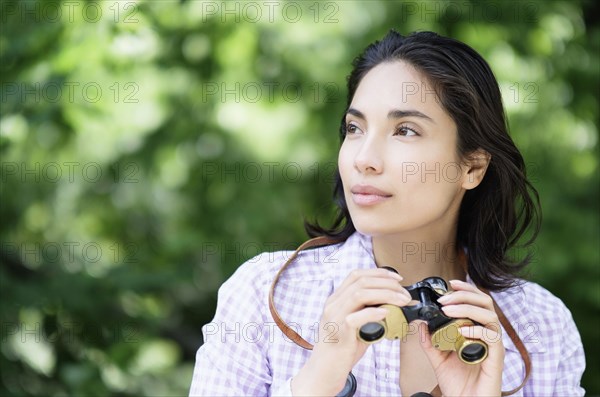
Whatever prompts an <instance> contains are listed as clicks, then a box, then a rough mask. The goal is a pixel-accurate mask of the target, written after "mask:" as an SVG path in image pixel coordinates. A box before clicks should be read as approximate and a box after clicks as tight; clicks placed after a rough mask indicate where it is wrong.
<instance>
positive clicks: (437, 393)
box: [269, 236, 531, 397]
mask: <svg viewBox="0 0 600 397" xmlns="http://www.w3.org/2000/svg"><path fill="white" fill-rule="evenodd" d="M342 241H343V240H338V239H334V238H332V237H327V236H320V237H315V238H313V239H310V240H308V241H305V242H304V243H303V244H302V245H300V246H299V247H298V249H296V251H294V253H293V254H292V255H291V256H290V258H289V259H288V260H287V261H286V262H285V263H284V265H283V266H282V267H281V269H279V271H278V272H277V274H276V275H275V278H274V279H273V282H272V283H271V289H270V291H269V311H270V312H271V316H273V320H275V324H277V326H278V327H279V329H280V330H281V331H282V332H283V334H284V335H285V336H287V337H288V338H290V339H291V340H292V341H293V342H294V343H296V344H297V345H298V346H300V347H302V348H304V349H307V350H312V348H313V345H312V344H311V343H310V342H308V341H306V340H305V339H304V338H303V337H302V336H300V335H299V334H298V333H297V332H296V331H294V330H293V329H292V328H290V327H289V326H288V325H287V324H286V322H285V321H284V320H283V319H282V318H281V316H280V315H279V313H278V312H277V309H276V308H275V302H274V299H273V297H274V295H275V286H276V285H277V281H279V277H280V276H281V274H282V273H283V272H284V270H285V269H286V268H287V267H288V266H289V265H290V264H291V263H292V262H293V261H294V259H296V257H297V256H298V254H299V253H300V251H302V250H304V249H308V248H314V247H320V246H323V245H330V244H337V243H340V242H342ZM461 256H462V255H461ZM460 259H461V260H462V259H463V258H460ZM463 263H464V262H463ZM480 289H481V288H480ZM481 290H482V291H483V292H485V293H486V294H488V295H489V296H490V297H491V298H492V301H493V302H494V310H495V311H496V314H497V315H498V319H499V320H500V323H501V324H502V327H503V328H504V330H505V331H506V333H507V334H508V336H509V338H510V339H511V340H512V341H513V343H514V344H515V347H516V348H517V350H518V351H519V353H520V354H521V358H522V359H523V362H524V363H525V377H524V378H523V381H522V382H521V384H520V385H519V386H518V387H516V388H514V389H512V390H509V391H503V392H502V396H510V395H512V394H515V393H516V392H518V391H519V390H521V389H522V388H523V387H524V386H525V383H527V380H528V379H529V376H530V375H531V359H530V357H529V352H528V351H527V348H526V347H525V345H524V344H523V341H522V340H521V338H519V335H518V334H517V332H516V331H515V329H514V328H513V326H512V325H511V324H510V322H509V321H508V319H507V318H506V316H505V315H504V313H503V312H502V309H500V306H498V304H497V303H496V300H495V299H494V297H492V295H491V294H490V293H489V292H488V291H486V290H484V289H481ZM429 394H431V395H432V396H433V397H441V396H442V391H441V389H440V386H439V385H436V387H435V388H434V389H433V390H432V391H431V393H429Z"/></svg>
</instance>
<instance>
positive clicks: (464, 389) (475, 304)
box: [419, 280, 504, 396]
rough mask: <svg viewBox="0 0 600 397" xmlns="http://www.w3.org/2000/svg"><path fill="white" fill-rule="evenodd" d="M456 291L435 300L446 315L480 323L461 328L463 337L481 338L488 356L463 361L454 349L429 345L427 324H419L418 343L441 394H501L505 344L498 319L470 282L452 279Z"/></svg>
mask: <svg viewBox="0 0 600 397" xmlns="http://www.w3.org/2000/svg"><path fill="white" fill-rule="evenodd" d="M450 285H451V286H452V288H453V289H454V290H455V292H453V293H451V294H448V295H445V296H444V297H442V298H440V299H439V300H438V302H440V303H441V304H443V305H444V306H443V307H442V310H443V311H444V313H445V314H446V315H447V316H448V317H453V318H469V319H471V320H473V321H476V322H478V323H479V324H482V325H476V326H471V327H463V328H461V329H460V332H461V334H462V335H463V336H465V337H466V338H471V339H480V340H482V341H484V342H485V343H486V344H487V345H488V357H487V358H486V359H485V360H484V361H483V362H481V363H480V364H473V365H470V364H465V363H463V362H462V361H461V360H460V359H459V357H458V354H457V353H456V352H453V351H450V352H448V351H439V350H437V349H435V348H434V347H433V346H432V345H431V338H430V335H429V332H428V329H427V324H426V323H421V324H419V332H420V338H419V339H420V341H421V346H422V347H423V349H424V350H425V353H426V354H427V357H428V358H429V362H430V363H431V365H432V367H433V370H434V371H435V375H436V377H437V380H438V384H439V386H440V389H441V391H442V394H443V395H444V396H500V394H501V387H502V369H503V367H504V345H503V344H502V335H501V328H500V321H499V319H498V315H497V314H496V312H495V310H494V304H493V301H492V298H491V297H490V296H489V295H487V294H485V293H483V292H481V291H480V290H479V289H477V288H476V287H474V286H473V285H471V284H469V283H466V282H464V281H458V280H452V281H451V282H450Z"/></svg>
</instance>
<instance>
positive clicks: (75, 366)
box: [0, 0, 600, 396]
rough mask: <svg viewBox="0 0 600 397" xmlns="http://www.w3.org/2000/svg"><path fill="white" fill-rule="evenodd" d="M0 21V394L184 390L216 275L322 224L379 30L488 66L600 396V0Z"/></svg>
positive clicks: (218, 9) (132, 5)
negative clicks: (343, 127) (306, 225)
mask: <svg viewBox="0 0 600 397" xmlns="http://www.w3.org/2000/svg"><path fill="white" fill-rule="evenodd" d="M1 12H2V13H1V22H0V26H1V35H0V57H1V61H0V81H1V109H0V155H1V171H2V173H1V184H2V185H1V186H2V189H1V205H0V215H1V220H0V228H1V229H0V241H1V247H0V248H1V249H0V277H1V284H0V305H1V322H2V323H1V327H0V328H1V335H0V337H1V345H0V350H1V351H0V370H1V385H0V395H2V396H5V395H8V396H18V395H32V396H33V395H39V396H64V395H72V396H84V395H85V396H106V395H113V396H141V395H148V396H150V395H154V396H158V395H160V396H166V395H185V394H186V393H187V391H188V387H189V384H190V380H191V374H192V368H193V361H194V355H195V351H196V349H197V348H198V346H199V345H200V344H201V343H202V335H201V330H200V327H201V326H202V325H203V324H204V323H207V322H209V321H210V320H211V318H212V315H213V314H214V309H215V304H216V292H217V289H218V287H219V285H220V284H221V283H222V282H223V281H224V280H225V279H227V277H228V276H229V275H230V274H231V273H232V272H233V271H234V270H235V269H236V268H237V267H238V266H239V265H240V264H241V263H243V262H244V261H245V260H247V259H249V258H251V257H253V256H254V255H256V254H257V253H259V252H262V251H273V250H279V249H291V248H294V247H295V246H296V245H297V244H299V243H300V242H302V241H303V240H304V239H305V238H306V235H305V234H304V231H303V226H302V224H303V220H304V219H315V218H318V219H320V220H321V221H322V222H325V223H326V222H327V220H329V219H331V216H332V205H331V204H330V201H331V190H332V175H333V171H334V168H335V164H336V153H337V150H338V145H339V140H338V122H339V119H340V116H341V114H342V112H343V111H344V105H345V95H346V88H345V76H346V75H347V74H348V72H349V71H350V62H351V60H352V59H353V58H354V56H356V55H357V54H358V53H359V52H360V51H361V50H362V49H363V48H364V47H365V46H366V45H367V44H368V43H370V42H372V41H373V40H375V39H377V38H380V37H382V36H383V35H384V34H385V33H386V32H387V31H388V30H389V29H390V28H395V29H397V30H398V31H400V32H401V33H409V32H411V31H413V30H434V31H437V32H439V33H441V34H446V35H451V36H453V37H456V38H458V39H460V40H462V41H465V42H467V43H469V44H470V45H471V46H473V47H474V48H475V49H477V50H478V51H479V52H480V53H481V54H482V55H483V56H484V57H485V58H486V59H487V60H488V61H489V62H490V64H491V66H492V68H493V70H494V71H495V73H496V75H497V78H498V79H499V82H500V84H501V87H502V92H503V97H504V103H505V107H506V109H507V112H508V118H509V120H510V127H511V133H512V136H513V137H514V140H515V141H516V143H517V145H518V146H519V148H520V149H521V150H522V152H523V154H524V157H525V159H526V161H527V164H528V167H529V174H530V177H531V180H532V181H533V184H534V185H535V186H536V187H537V188H538V189H539V192H540V195H541V200H542V205H543V211H544V221H543V227H542V231H541V234H540V236H539V239H538V240H537V243H536V245H535V246H534V251H535V259H534V262H533V264H532V266H531V267H530V274H529V277H530V278H531V279H533V280H536V281H537V282H539V283H541V284H542V285H543V286H544V287H546V288H547V289H549V290H550V291H552V292H553V293H554V294H556V295H557V296H559V297H560V298H561V299H562V300H563V301H564V302H565V303H566V304H567V305H568V307H569V308H570V309H571V310H572V313H573V316H574V318H575V321H576V323H577V325H578V327H579V330H580V332H581V335H582V337H583V341H584V346H585V349H586V356H587V363H588V368H587V371H586V373H585V375H584V378H583V385H584V387H585V388H586V389H587V390H588V393H589V394H590V395H593V394H600V377H598V376H597V375H598V373H600V363H599V358H598V357H600V343H599V342H600V338H599V336H600V335H599V332H600V331H599V329H600V255H599V249H600V248H599V246H600V244H599V241H600V238H599V237H600V236H599V211H598V210H599V208H598V203H599V202H600V197H599V186H600V183H599V174H598V161H599V156H598V121H599V95H598V91H599V69H600V60H599V50H600V48H599V47H600V30H599V27H598V15H600V9H599V8H598V3H597V2H595V1H592V0H589V1H576V0H569V1H537V0H532V1H528V0H523V1H510V0H508V1H467V0H460V1H456V2H450V1H448V2H446V1H425V2H414V1H413V2H410V1H368V2H358V1H343V2H334V1H324V2H316V1H297V2H286V1H271V2H263V1H257V2H240V1H228V2H221V1H174V0H160V1H125V0H123V1H105V2H85V1H82V0H74V1H5V0H3V1H2V2H1ZM540 326H543V324H542V325H540Z"/></svg>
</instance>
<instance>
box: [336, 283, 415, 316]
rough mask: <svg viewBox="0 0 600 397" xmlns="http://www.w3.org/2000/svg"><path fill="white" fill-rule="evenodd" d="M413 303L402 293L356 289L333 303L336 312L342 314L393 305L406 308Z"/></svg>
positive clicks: (386, 290)
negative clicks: (365, 308) (367, 307)
mask: <svg viewBox="0 0 600 397" xmlns="http://www.w3.org/2000/svg"><path fill="white" fill-rule="evenodd" d="M410 301H411V298H410V297H407V296H406V295H405V294H404V293H402V292H400V291H393V290H389V289H356V290H353V291H349V292H348V293H347V294H344V295H340V296H339V299H337V300H336V301H334V302H332V305H334V307H335V310H336V311H337V312H338V313H340V314H345V313H352V312H355V311H357V310H360V309H362V308H364V307H365V306H378V305H384V304H386V303H387V304H391V305H396V306H406V305H407V304H408V303H409V302H410Z"/></svg>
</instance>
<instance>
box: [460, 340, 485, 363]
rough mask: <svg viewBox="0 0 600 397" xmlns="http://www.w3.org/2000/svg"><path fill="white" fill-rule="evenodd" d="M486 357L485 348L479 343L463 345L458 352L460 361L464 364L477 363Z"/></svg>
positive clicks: (473, 342)
mask: <svg viewBox="0 0 600 397" xmlns="http://www.w3.org/2000/svg"><path fill="white" fill-rule="evenodd" d="M486 356H487V347H486V346H485V345H484V344H482V343H481V342H476V341H472V342H471V343H469V344H467V345H463V348H462V350H461V351H460V357H461V359H462V360H463V361H464V362H466V363H477V362H480V361H482V359H483V358H485V357H486Z"/></svg>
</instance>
